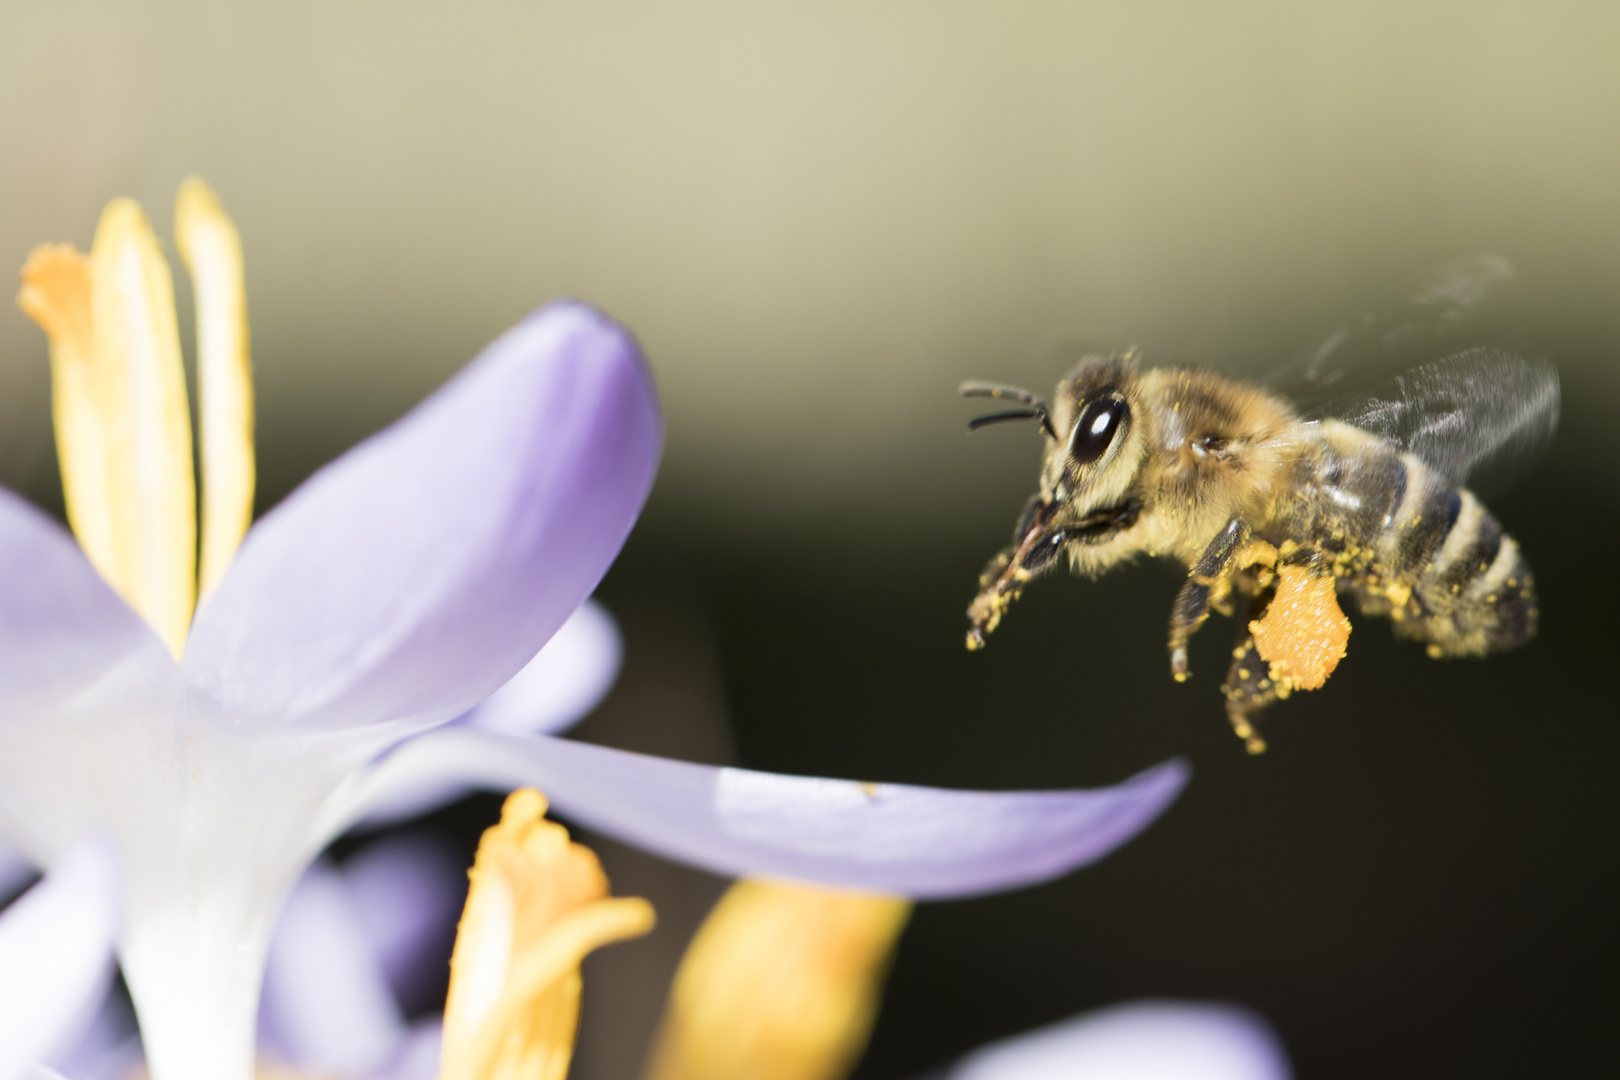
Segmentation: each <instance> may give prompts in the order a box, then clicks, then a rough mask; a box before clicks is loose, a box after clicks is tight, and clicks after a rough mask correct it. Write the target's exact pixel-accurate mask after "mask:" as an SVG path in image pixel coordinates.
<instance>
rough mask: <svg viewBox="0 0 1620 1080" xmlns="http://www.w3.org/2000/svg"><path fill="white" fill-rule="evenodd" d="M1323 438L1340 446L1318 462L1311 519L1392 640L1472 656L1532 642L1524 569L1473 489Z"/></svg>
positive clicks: (1380, 450) (1379, 446)
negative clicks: (1385, 620) (1385, 621)
mask: <svg viewBox="0 0 1620 1080" xmlns="http://www.w3.org/2000/svg"><path fill="white" fill-rule="evenodd" d="M1358 434H1362V433H1358ZM1330 441H1331V443H1337V444H1338V445H1337V446H1334V447H1333V448H1332V449H1331V450H1330V451H1329V454H1328V455H1327V459H1326V460H1324V461H1321V462H1319V463H1318V467H1317V476H1316V479H1317V483H1316V484H1315V485H1313V486H1314V489H1315V499H1313V500H1312V501H1314V502H1316V503H1317V507H1316V510H1317V512H1316V513H1314V514H1312V515H1310V516H1311V517H1312V518H1313V519H1314V522H1315V525H1316V530H1317V531H1318V532H1319V534H1320V533H1321V532H1322V531H1324V530H1325V531H1326V533H1327V534H1328V536H1327V537H1322V536H1320V535H1319V536H1318V537H1317V538H1316V540H1317V543H1318V545H1319V546H1321V547H1323V548H1325V549H1327V550H1329V551H1330V552H1333V553H1334V554H1335V556H1336V572H1337V573H1338V574H1339V575H1340V577H1341V580H1342V581H1343V585H1344V586H1345V587H1347V589H1348V591H1350V592H1352V593H1353V594H1354V595H1355V596H1356V597H1357V599H1358V601H1359V604H1360V607H1361V609H1362V611H1363V612H1365V613H1367V614H1373V615H1387V616H1389V618H1390V619H1391V620H1392V621H1393V622H1394V623H1395V627H1396V632H1397V633H1398V634H1400V635H1401V636H1402V637H1409V638H1416V639H1418V640H1420V641H1424V642H1427V643H1428V647H1429V654H1430V655H1431V656H1437V657H1438V656H1479V655H1482V654H1484V653H1488V652H1496V651H1499V650H1502V649H1511V648H1514V647H1515V646H1518V645H1522V644H1524V643H1525V642H1527V641H1529V640H1530V638H1532V637H1534V636H1535V633H1536V620H1537V610H1536V606H1537V602H1536V594H1535V583H1534V581H1533V579H1532V578H1531V574H1530V567H1529V566H1528V565H1527V564H1526V563H1525V561H1524V556H1523V555H1522V554H1521V553H1520V551H1519V545H1518V544H1517V543H1516V542H1515V541H1514V539H1513V538H1512V537H1511V536H1508V535H1507V534H1506V533H1504V532H1503V531H1502V526H1501V525H1500V524H1499V523H1498V522H1497V520H1496V518H1494V517H1492V516H1491V513H1490V511H1489V510H1487V509H1485V507H1484V505H1483V504H1481V503H1480V501H1479V500H1478V499H1476V498H1475V497H1474V494H1473V492H1471V491H1469V490H1467V489H1466V488H1454V487H1452V486H1451V485H1450V484H1449V483H1447V482H1446V481H1445V479H1444V478H1443V477H1441V476H1440V475H1439V474H1437V473H1436V472H1435V471H1434V470H1433V469H1430V468H1429V467H1428V466H1427V465H1425V464H1424V463H1423V462H1422V461H1420V460H1419V459H1418V458H1416V457H1414V456H1412V455H1411V454H1397V453H1396V452H1395V450H1394V448H1392V447H1390V446H1389V445H1388V444H1387V443H1383V442H1381V441H1379V440H1376V439H1372V438H1370V437H1364V438H1356V439H1354V440H1353V445H1351V446H1346V445H1345V441H1346V440H1341V439H1332V440H1330ZM1346 451H1349V452H1348V453H1347V452H1346ZM1334 534H1337V535H1336V536H1334Z"/></svg>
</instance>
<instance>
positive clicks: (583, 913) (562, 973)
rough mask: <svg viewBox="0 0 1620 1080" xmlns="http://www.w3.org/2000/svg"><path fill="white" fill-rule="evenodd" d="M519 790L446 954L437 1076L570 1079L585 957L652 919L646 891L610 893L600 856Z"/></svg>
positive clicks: (484, 843) (479, 867)
mask: <svg viewBox="0 0 1620 1080" xmlns="http://www.w3.org/2000/svg"><path fill="white" fill-rule="evenodd" d="M545 810H546V802H545V799H544V798H542V797H541V795H540V793H539V792H537V791H534V790H532V789H524V790H522V791H515V792H513V793H512V794H511V795H510V796H508V798H507V800H506V805H505V807H504V808H503V809H502V811H501V820H500V824H498V825H495V826H493V827H492V828H490V829H488V830H486V831H485V833H484V837H483V839H482V840H481V841H480V842H479V845H478V855H477V858H476V860H475V861H474V863H473V868H472V871H471V873H470V874H469V875H468V876H469V878H470V879H471V882H472V887H471V889H470V891H469V892H468V894H467V906H466V908H465V909H464V910H463V912H462V916H461V925H460V927H459V929H458V931H457V934H456V948H455V953H454V955H452V957H451V958H450V993H449V996H448V998H447V999H446V1002H445V1010H444V1049H443V1051H442V1055H441V1058H440V1065H439V1076H440V1080H562V1077H564V1076H565V1075H566V1074H567V1072H568V1063H569V1061H570V1059H571V1058H572V1057H573V1052H574V1035H575V1032H576V1029H577V1028H578V1025H579V991H580V977H579V965H580V962H581V961H583V960H584V959H585V956H586V954H588V953H589V952H591V950H593V949H596V948H599V947H601V946H603V945H607V944H610V943H612V942H614V941H620V940H623V939H625V938H630V937H638V936H640V935H642V934H645V933H646V932H647V931H648V930H650V929H652V925H653V910H652V906H651V905H650V904H648V903H647V902H646V901H645V900H638V899H609V898H608V897H607V891H608V883H607V878H606V876H605V875H604V874H603V873H602V867H601V864H600V863H598V862H597V859H596V856H595V855H594V854H592V853H591V851H590V850H589V849H587V848H584V847H581V846H580V845H579V844H574V843H570V842H569V840H568V832H567V830H565V829H564V828H563V827H562V826H560V825H556V824H553V823H551V822H548V821H545V820H543V815H544V814H545Z"/></svg>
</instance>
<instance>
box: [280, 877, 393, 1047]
mask: <svg viewBox="0 0 1620 1080" xmlns="http://www.w3.org/2000/svg"><path fill="white" fill-rule="evenodd" d="M261 1015H262V1021H263V1026H264V1031H265V1035H266V1040H267V1041H268V1042H270V1043H271V1044H272V1045H273V1046H274V1048H275V1049H276V1050H278V1051H279V1052H280V1053H281V1054H284V1055H285V1056H286V1057H287V1058H288V1059H290V1061H291V1063H292V1064H294V1065H296V1066H297V1067H298V1068H299V1069H300V1070H301V1071H303V1072H306V1073H325V1072H336V1073H363V1072H371V1071H373V1070H375V1069H378V1068H381V1067H382V1066H383V1065H386V1064H387V1063H388V1062H389V1061H390V1060H391V1059H392V1058H393V1056H394V1055H395V1053H397V1052H398V1050H399V1048H400V1046H401V1045H402V1044H403V1040H404V1038H405V1034H406V1028H405V1021H404V1018H403V1017H402V1016H401V1015H400V1013H399V1007H398V1006H397V1005H396V1004H395V1003H394V998H393V995H392V993H391V992H390V990H389V987H388V981H387V979H386V978H385V977H384V975H383V972H382V967H381V965H380V964H378V962H377V958H376V956H375V955H374V954H373V953H372V951H371V943H370V941H369V940H368V939H367V936H366V930H365V921H364V919H363V918H362V916H361V914H360V911H359V910H358V908H357V907H356V905H355V903H354V899H353V897H351V896H350V895H349V892H348V889H347V888H346V887H345V885H344V882H343V879H342V877H341V876H340V875H339V874H338V873H337V872H336V871H334V870H333V869H332V868H331V867H329V866H326V865H325V864H321V863H317V864H316V865H314V866H312V867H310V869H309V870H308V871H306V872H305V874H304V876H303V877H302V878H301V879H300V880H299V882H298V884H297V885H296V886H294V888H293V891H292V893H291V895H289V896H288V898H287V904H286V907H285V908H284V909H283V910H282V913H281V921H280V922H279V923H277V925H276V931H275V936H274V937H273V938H272V939H271V943H270V959H269V963H268V965H267V966H266V968H265V980H264V1002H263V1005H262V1007H261Z"/></svg>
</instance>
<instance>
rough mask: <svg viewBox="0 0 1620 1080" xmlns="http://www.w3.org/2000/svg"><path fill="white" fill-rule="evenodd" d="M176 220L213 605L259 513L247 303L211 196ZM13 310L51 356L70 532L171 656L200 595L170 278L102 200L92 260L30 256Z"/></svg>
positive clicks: (231, 232)
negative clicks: (188, 302) (193, 342)
mask: <svg viewBox="0 0 1620 1080" xmlns="http://www.w3.org/2000/svg"><path fill="white" fill-rule="evenodd" d="M175 217H176V231H177V232H178V234H179V237H178V238H179V242H180V249H181V252H182V254H183V255H184V256H185V259H186V262H187V264H188V265H189V266H190V267H191V271H192V279H193V283H194V285H195V289H196V294H197V336H198V385H199V390H200V394H201V401H200V409H199V419H198V424H199V426H200V427H201V429H202V451H203V462H202V471H203V480H204V485H205V487H204V495H205V498H204V499H203V514H204V520H203V577H202V585H203V592H204V594H206V593H207V592H208V591H209V590H211V589H212V588H213V587H214V586H215V585H216V584H218V582H219V579H220V578H221V577H222V576H223V575H224V573H225V568H226V567H227V566H228V565H229V564H230V561H231V558H232V556H233V555H234V554H235V552H236V549H237V547H238V546H239V545H240V544H241V542H242V536H243V534H244V533H245V532H246V531H247V526H248V523H249V520H250V518H251V515H252V507H253V484H254V461H253V389H252V384H251V381H250V370H249V364H248V351H247V300H246V294H245V292H244V291H243V284H242V253H241V244H240V242H239V241H238V239H237V235H236V228H235V226H233V225H232V224H231V222H230V219H229V218H227V217H226V216H225V213H224V211H223V210H221V209H220V206H219V201H218V200H217V199H216V198H215V197H214V195H213V192H212V191H210V190H209V189H208V187H207V185H206V184H204V183H203V182H202V181H200V180H197V179H191V180H187V181H186V183H185V184H184V185H183V186H182V187H181V189H180V198H179V200H178V203H177V206H176V214H175ZM17 303H18V305H19V306H20V307H21V308H22V309H23V311H24V312H26V313H27V314H28V315H29V316H30V317H31V318H33V319H34V321H35V322H37V323H39V325H40V326H41V327H42V328H44V330H45V333H46V336H47V337H48V338H49V339H50V343H51V387H52V398H53V412H54V417H55V421H56V447H57V457H58V459H59V460H60V463H61V470H62V488H63V495H64V498H65V501H66V504H67V513H68V523H69V524H70V525H71V526H72V527H73V532H74V534H75V535H76V536H77V537H78V538H79V544H80V545H81V546H82V547H83V548H84V551H85V554H86V555H87V556H88V557H89V559H90V563H91V565H93V566H94V567H95V568H96V570H97V571H99V572H100V573H101V575H102V576H103V577H104V578H106V580H107V582H108V583H109V584H110V585H112V587H113V588H114V589H116V590H117V591H118V593H119V594H120V595H121V596H123V597H124V599H125V600H127V601H128V602H129V604H130V606H131V607H133V608H134V609H135V610H136V611H138V612H140V614H141V615H142V616H143V617H144V618H145V619H146V621H147V622H148V623H150V624H151V626H152V628H153V629H154V630H156V631H157V633H158V636H159V637H161V638H162V639H163V641H164V643H165V644H166V645H168V647H169V649H170V651H171V652H173V653H174V655H175V656H177V657H178V656H179V655H180V653H181V651H182V650H183V649H184V648H185V642H186V632H187V630H188V629H189V627H190V625H191V616H192V612H193V610H194V609H195V607H196V600H197V595H198V587H197V586H198V576H197V501H198V500H197V492H196V485H195V481H194V472H193V469H194V465H193V460H192V440H191V414H190V410H189V407H188V405H187V402H186V379H185V370H184V368H183V367H182V364H181V360H180V334H179V329H178V327H177V325H176V319H175V311H174V281H173V279H172V277H171V276H170V274H169V266H168V263H167V262H165V261H164V259H163V253H162V251H161V249H160V247H159V245H158V241H157V237H156V236H154V235H153V233H152V227H151V225H150V224H148V222H147V220H146V215H145V214H143V213H142V212H141V208H140V207H139V206H137V205H136V204H135V203H134V202H133V201H131V200H129V199H114V200H113V201H112V202H110V203H108V204H107V208H106V209H105V210H104V211H103V212H102V215H101V223H100V225H99V226H98V227H97V229H96V238H95V243H94V244H93V245H92V247H91V250H90V255H89V257H86V256H84V255H81V254H80V253H79V252H77V251H75V250H74V249H73V248H72V247H71V246H69V245H54V244H48V245H44V246H42V247H39V248H36V249H35V250H34V252H33V254H32V255H30V256H29V259H28V263H27V265H25V266H24V267H23V271H22V290H21V292H19V293H18V296H17Z"/></svg>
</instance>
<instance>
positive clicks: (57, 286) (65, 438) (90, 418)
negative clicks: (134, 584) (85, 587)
mask: <svg viewBox="0 0 1620 1080" xmlns="http://www.w3.org/2000/svg"><path fill="white" fill-rule="evenodd" d="M17 306H18V307H20V308H22V309H23V312H24V313H25V314H27V315H28V317H29V318H31V319H33V320H34V321H35V322H37V323H38V324H39V325H40V326H41V327H43V328H44V330H45V335H46V337H47V338H49V339H50V343H51V411H52V413H53V419H54V421H55V424H56V456H57V458H58V459H60V463H61V471H62V494H63V500H64V502H66V504H67V516H68V524H70V525H72V526H73V532H74V535H76V536H77V537H78V538H79V545H80V546H81V547H83V548H84V553H85V555H86V556H88V557H89V559H90V563H91V565H92V566H94V567H95V568H96V570H97V571H98V572H99V573H100V574H101V576H102V577H104V578H106V579H107V580H108V581H109V582H114V581H116V580H117V577H118V553H117V541H116V539H115V537H114V534H113V520H112V496H111V495H110V494H109V493H108V490H107V485H108V482H109V481H108V477H107V448H106V445H105V441H106V439H107V435H108V432H107V425H106V424H105V423H104V422H103V421H102V418H101V396H100V393H99V391H98V389H97V387H96V371H97V369H96V366H95V351H96V338H95V330H94V322H93V319H92V316H91V312H90V306H91V301H90V260H89V259H87V258H85V256H84V255H82V254H80V253H79V252H78V251H77V250H75V249H74V247H73V246H72V245H71V244H43V245H41V246H39V247H37V248H35V249H34V251H33V253H32V254H31V255H29V257H28V262H27V263H26V264H25V265H24V266H23V270H22V291H20V292H19V293H18V294H17Z"/></svg>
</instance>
